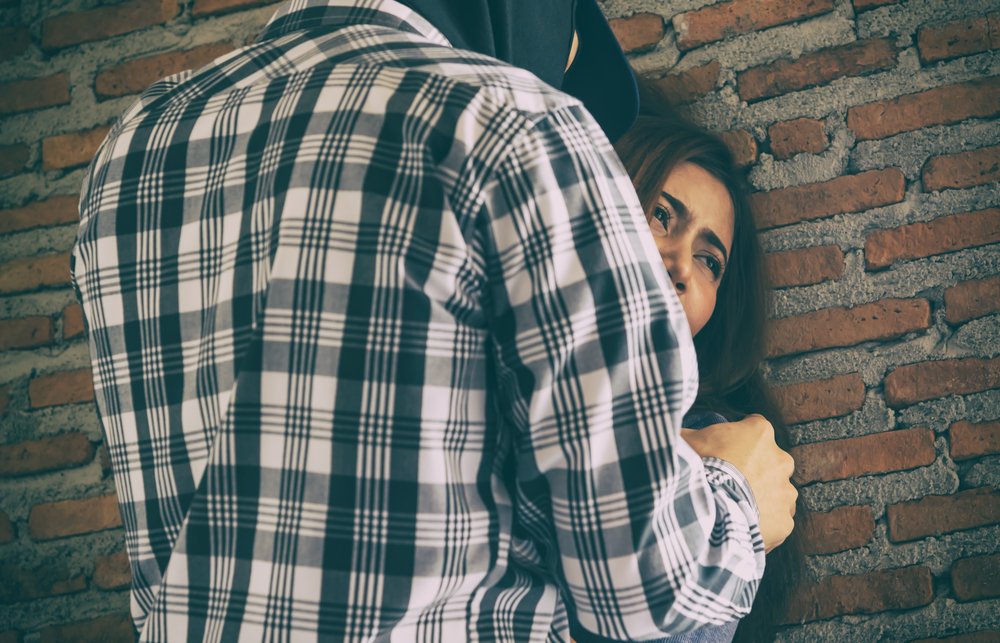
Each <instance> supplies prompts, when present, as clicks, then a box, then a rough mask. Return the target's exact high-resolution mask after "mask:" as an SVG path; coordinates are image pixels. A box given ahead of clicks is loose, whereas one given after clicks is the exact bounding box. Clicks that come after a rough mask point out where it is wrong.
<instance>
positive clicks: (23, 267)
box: [0, 253, 69, 294]
mask: <svg viewBox="0 0 1000 643" xmlns="http://www.w3.org/2000/svg"><path fill="white" fill-rule="evenodd" d="M65 285H69V254H68V253H64V254H52V255H42V256H39V257H26V258H24V259H14V260H13V261H8V262H7V263H5V264H3V265H0V294H10V293H16V292H24V291H26V290H35V289H37V288H43V287H45V286H65Z"/></svg>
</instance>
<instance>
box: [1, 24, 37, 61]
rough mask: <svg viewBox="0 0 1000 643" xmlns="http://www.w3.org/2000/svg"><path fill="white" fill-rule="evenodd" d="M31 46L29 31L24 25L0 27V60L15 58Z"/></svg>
mask: <svg viewBox="0 0 1000 643" xmlns="http://www.w3.org/2000/svg"><path fill="white" fill-rule="evenodd" d="M30 46H31V32H29V31H28V30H27V29H25V28H24V27H11V28H9V29H0V61H3V60H10V59H11V58H16V57H18V56H20V55H21V54H23V53H24V52H26V51H28V47H30Z"/></svg>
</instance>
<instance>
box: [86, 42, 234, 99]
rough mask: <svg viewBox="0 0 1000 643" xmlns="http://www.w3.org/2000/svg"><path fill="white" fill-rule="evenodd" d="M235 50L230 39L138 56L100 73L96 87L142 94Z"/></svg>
mask: <svg viewBox="0 0 1000 643" xmlns="http://www.w3.org/2000/svg"><path fill="white" fill-rule="evenodd" d="M232 50H233V46H232V45H230V44H228V43H215V44H211V45H202V46H201V47H195V48H194V49H189V50H187V51H172V52H169V53H166V54H157V55H156V56H147V57H145V58H137V59H135V60H130V61H128V62H127V63H123V64H121V65H118V66H117V67H112V68H110V69H105V70H104V71H102V72H101V73H99V74H98V75H97V80H96V81H95V82H94V87H95V89H96V90H97V95H98V96H99V97H101V98H108V97H111V96H125V95H127V94H138V93H140V92H142V91H144V90H145V89H146V88H147V87H149V86H150V85H152V84H153V83H155V82H156V81H158V80H160V79H161V78H166V77H167V76H171V75H173V74H176V73H179V72H182V71H184V70H186V69H192V68H197V67H202V66H204V65H206V64H208V63H210V62H212V61H213V60H215V59H216V58H218V57H219V56H222V55H223V54H226V53H229V52H230V51H232Z"/></svg>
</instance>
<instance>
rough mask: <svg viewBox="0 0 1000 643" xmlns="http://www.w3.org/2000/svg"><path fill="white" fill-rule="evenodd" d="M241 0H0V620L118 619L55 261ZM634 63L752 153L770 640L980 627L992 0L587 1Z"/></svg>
mask: <svg viewBox="0 0 1000 643" xmlns="http://www.w3.org/2000/svg"><path fill="white" fill-rule="evenodd" d="M273 6H274V5H273V4H265V3H261V2H259V1H257V0H250V1H247V0H126V1H125V2H114V0H111V1H107V2H103V3H102V2H101V1H100V0H0V485H2V491H0V574H2V578H3V582H2V583H0V642H3V643H6V642H8V641H18V640H21V639H22V638H23V639H24V640H29V641H35V640H42V641H49V640H52V641H56V640H90V639H93V640H130V639H131V638H132V632H131V628H130V625H129V622H128V619H127V611H128V594H127V583H128V568H127V565H126V564H125V559H124V554H123V552H122V547H123V545H122V538H123V533H122V530H121V521H120V517H119V516H118V513H117V510H116V507H115V502H114V484H113V482H112V480H111V478H110V476H109V471H108V465H107V456H106V454H105V452H104V447H103V440H102V437H101V433H100V428H99V426H98V424H97V419H96V416H95V414H94V411H93V408H92V397H93V392H92V388H91V380H90V375H89V371H88V352H87V346H86V342H85V340H84V338H83V335H82V321H81V317H80V309H79V307H77V306H76V304H75V303H74V301H73V294H72V292H71V289H70V288H69V285H68V278H69V270H68V254H67V253H68V251H69V249H70V247H71V245H72V242H73V237H74V233H75V222H76V211H75V198H74V195H75V193H76V191H77V190H78V188H79V185H80V182H81V180H82V176H83V168H84V165H85V164H86V163H87V161H88V160H89V157H90V156H91V155H92V154H93V152H94V150H95V149H96V147H97V145H98V144H99V142H100V140H101V139H102V137H103V136H104V133H105V132H106V131H107V128H108V126H109V125H110V123H111V122H112V121H113V119H114V118H115V116H117V115H118V114H119V113H121V112H122V111H123V110H124V109H125V107H126V106H127V105H128V104H129V103H130V102H131V101H132V100H133V98H134V97H135V95H136V94H137V93H138V92H139V91H141V90H142V89H143V88H144V87H145V86H147V85H148V84H150V83H151V82H153V81H154V80H156V79H157V78H159V77H161V76H163V75H166V74H170V73H173V72H175V71H179V70H182V69H185V68H189V67H194V66H198V65H201V64H203V63H205V62H207V61H209V60H211V59H212V58H214V57H216V56H218V55H220V54H222V53H225V52H227V51H229V50H231V49H232V48H234V47H238V46H240V45H242V44H243V43H245V42H247V40H248V39H251V38H252V37H253V35H254V34H255V33H256V32H257V31H258V30H259V28H260V26H261V25H263V23H264V22H265V21H266V20H267V18H268V17H269V16H270V14H271V12H272V10H273ZM605 8H606V10H607V12H608V13H609V15H611V16H613V17H615V18H616V20H615V23H614V26H615V29H616V31H617V33H618V34H619V37H620V39H621V41H622V42H623V44H624V45H625V47H626V48H627V49H628V50H629V51H630V52H631V54H630V55H631V56H632V58H633V62H634V64H635V65H636V66H637V68H639V69H640V70H641V71H643V72H645V73H650V74H653V75H655V76H657V77H659V78H661V80H660V81H659V82H660V83H661V84H662V85H663V86H664V88H665V89H666V90H668V91H669V92H670V93H671V94H672V95H673V96H675V97H676V100H677V102H678V103H681V104H683V105H685V109H689V110H690V112H691V114H692V115H693V116H694V117H695V118H696V119H698V120H700V121H701V122H702V123H704V124H706V125H708V126H710V127H712V128H714V129H717V130H719V131H724V132H727V134H726V137H727V140H728V141H729V142H730V143H731V145H732V146H733V148H734V151H735V152H736V154H737V156H738V157H739V159H740V160H741V161H742V162H743V163H744V164H746V165H747V166H749V176H750V179H751V182H752V184H753V186H754V188H755V189H756V190H757V193H756V194H755V195H754V197H753V200H754V206H755V208H756V216H757V218H758V222H759V224H760V227H761V228H762V229H763V230H764V232H763V234H762V237H763V243H764V246H765V249H766V250H767V251H768V253H769V254H768V258H767V266H768V271H769V272H770V274H771V275H772V278H773V280H774V282H775V283H776V284H777V285H778V286H779V289H778V290H777V292H776V293H775V295H774V308H775V316H776V317H777V318H778V321H777V322H776V324H775V327H774V332H773V333H772V335H771V337H769V338H768V340H767V350H768V354H769V355H770V357H771V361H770V363H769V376H770V379H771V380H772V381H773V382H774V384H775V385H776V386H777V387H778V388H777V390H778V394H779V398H780V400H781V403H782V406H783V408H784V410H785V413H786V415H787V419H788V420H789V422H791V423H792V424H793V427H792V428H793V435H794V440H795V442H796V446H795V449H794V451H795V456H796V459H797V461H798V471H797V472H796V480H797V481H798V482H799V484H801V485H802V496H803V499H804V501H805V504H806V506H807V507H808V509H809V510H810V512H811V513H810V514H809V518H808V520H807V521H806V522H805V523H804V524H803V525H801V527H800V528H801V529H803V530H804V532H805V536H806V541H807V549H808V552H809V565H808V567H809V576H810V577H809V578H807V579H806V581H805V583H804V585H803V587H801V588H799V589H798V592H797V597H798V598H797V600H796V601H795V604H794V605H793V608H792V610H791V613H790V614H788V619H787V620H788V622H789V624H790V625H789V627H788V629H787V630H785V631H784V632H783V634H782V637H781V638H782V640H786V641H814V640H841V641H873V640H951V641H959V640H961V641H986V640H996V639H997V637H998V636H1000V544H998V543H1000V492H998V489H1000V466H998V465H1000V358H998V355H1000V341H998V337H1000V332H998V329H1000V314H998V313H1000V311H998V306H1000V252H998V250H1000V244H998V241H1000V209H998V206H1000V190H998V183H997V181H998V179H1000V123H998V122H997V120H996V118H995V117H996V116H997V114H998V113H1000V55H998V53H997V51H996V50H995V48H997V47H998V46H1000V13H998V12H997V5H996V2H995V0H961V1H959V0H948V1H945V0H911V1H910V2H893V1H891V0H854V1H853V2H851V1H850V0H730V1H728V2H716V3H713V2H711V0H664V1H659V2H658V1H655V0H606V3H605Z"/></svg>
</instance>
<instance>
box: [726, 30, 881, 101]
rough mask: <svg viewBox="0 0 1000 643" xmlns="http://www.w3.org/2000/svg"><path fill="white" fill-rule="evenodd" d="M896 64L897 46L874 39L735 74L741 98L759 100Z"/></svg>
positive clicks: (778, 61)
mask: <svg viewBox="0 0 1000 643" xmlns="http://www.w3.org/2000/svg"><path fill="white" fill-rule="evenodd" d="M895 64H896V47H895V46H894V45H893V43H892V40H891V39H889V38H875V39H872V40H862V41H859V42H855V43H851V44H849V45H843V46H840V47H832V48H830V49H821V50H819V51H814V52H810V53H807V54H803V55H802V56H800V57H799V58H797V59H795V60H789V59H782V60H777V61H775V62H773V63H768V64H766V65H761V66H759V67H751V68H750V69H747V70H746V71H742V72H740V73H739V74H737V75H736V86H737V88H738V91H739V94H740V98H742V99H743V100H745V101H748V102H749V101H756V100H762V99H764V98H771V97H773V96H780V95H782V94H787V93H789V92H796V91H799V90H801V89H806V88H808V87H815V86H817V85H825V84H826V83H829V82H831V81H833V80H836V79H837V78H843V77H846V76H862V75H864V74H868V73H871V72H875V71H881V70H883V69H889V68H890V67H893V66H894V65H895Z"/></svg>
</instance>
